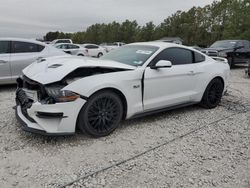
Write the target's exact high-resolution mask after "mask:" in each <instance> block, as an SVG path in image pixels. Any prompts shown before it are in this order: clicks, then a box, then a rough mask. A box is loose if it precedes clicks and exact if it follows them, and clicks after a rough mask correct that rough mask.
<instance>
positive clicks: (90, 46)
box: [85, 45, 98, 49]
mask: <svg viewBox="0 0 250 188" xmlns="http://www.w3.org/2000/svg"><path fill="white" fill-rule="evenodd" d="M85 48H88V49H97V48H98V46H96V45H87V46H85Z"/></svg>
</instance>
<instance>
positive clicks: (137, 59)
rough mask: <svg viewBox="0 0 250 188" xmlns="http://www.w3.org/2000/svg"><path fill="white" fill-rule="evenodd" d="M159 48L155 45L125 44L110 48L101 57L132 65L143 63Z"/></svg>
mask: <svg viewBox="0 0 250 188" xmlns="http://www.w3.org/2000/svg"><path fill="white" fill-rule="evenodd" d="M158 49H159V48H158V47H156V46H144V45H127V46H122V47H120V48H117V49H115V50H112V51H111V52H109V53H107V54H105V55H104V56H102V57H101V59H107V60H113V61H117V62H120V63H124V64H127V65H133V66H141V65H143V64H144V63H145V62H146V61H147V60H148V59H149V58H150V57H151V56H152V55H153V54H154V53H155V52H156V51H157V50H158Z"/></svg>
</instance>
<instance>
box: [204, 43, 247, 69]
mask: <svg viewBox="0 0 250 188" xmlns="http://www.w3.org/2000/svg"><path fill="white" fill-rule="evenodd" d="M201 51H202V52H203V53H205V54H207V55H209V56H219V57H224V58H227V60H228V63H229V65H230V67H233V66H234V65H235V64H239V63H247V61H248V60H250V41H248V40H221V41H216V42H215V43H213V44H212V45H211V46H210V47H209V48H205V49H203V50H201Z"/></svg>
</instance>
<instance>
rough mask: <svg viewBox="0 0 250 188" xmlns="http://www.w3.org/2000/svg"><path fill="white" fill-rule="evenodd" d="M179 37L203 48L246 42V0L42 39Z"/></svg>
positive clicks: (249, 7) (249, 25) (249, 14)
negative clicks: (159, 19)
mask: <svg viewBox="0 0 250 188" xmlns="http://www.w3.org/2000/svg"><path fill="white" fill-rule="evenodd" d="M163 37H180V38H182V39H183V41H184V44H187V45H199V46H207V45H210V44H211V43H213V42H214V41H216V40H222V39H247V40H250V0H221V1H214V2H213V3H212V4H210V5H207V6H205V7H193V8H191V9H190V10H188V11H177V12H176V13H175V14H173V15H171V16H169V17H167V18H166V19H165V20H164V21H163V22H162V23H161V24H159V25H155V24H154V23H153V22H152V21H150V22H148V23H146V24H145V25H143V26H140V25H138V23H137V22H136V21H135V20H134V21H129V20H125V21H124V22H122V23H118V22H115V21H114V22H112V23H108V24H105V23H102V24H99V23H97V24H94V25H91V26H90V27H88V28H87V29H86V30H85V31H79V32H75V33H64V32H59V31H56V32H48V33H47V34H46V35H45V36H44V40H47V41H52V40H54V39H58V38H70V39H72V40H73V42H74V43H96V44H100V43H103V42H116V41H121V42H125V43H131V42H139V41H140V42H142V41H152V40H157V39H160V38H163Z"/></svg>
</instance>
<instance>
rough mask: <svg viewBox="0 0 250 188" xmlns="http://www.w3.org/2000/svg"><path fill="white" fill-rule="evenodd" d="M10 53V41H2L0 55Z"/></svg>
mask: <svg viewBox="0 0 250 188" xmlns="http://www.w3.org/2000/svg"><path fill="white" fill-rule="evenodd" d="M6 53H10V41H0V54H6Z"/></svg>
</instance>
